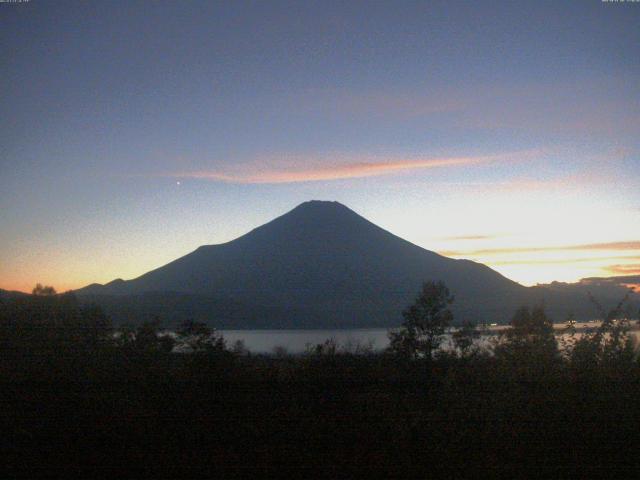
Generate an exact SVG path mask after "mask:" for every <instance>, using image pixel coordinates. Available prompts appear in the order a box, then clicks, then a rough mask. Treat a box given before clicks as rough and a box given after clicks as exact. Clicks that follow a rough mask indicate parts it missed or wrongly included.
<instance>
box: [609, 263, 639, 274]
mask: <svg viewBox="0 0 640 480" xmlns="http://www.w3.org/2000/svg"><path fill="white" fill-rule="evenodd" d="M605 270H607V271H608V272H611V273H614V274H616V275H640V263H633V264H627V265H610V266H608V267H606V269H605Z"/></svg>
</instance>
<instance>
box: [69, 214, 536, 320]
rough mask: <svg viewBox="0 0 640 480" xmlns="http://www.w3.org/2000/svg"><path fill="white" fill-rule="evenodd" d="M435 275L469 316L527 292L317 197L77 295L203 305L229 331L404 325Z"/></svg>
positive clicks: (491, 311)
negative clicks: (406, 312)
mask: <svg viewBox="0 0 640 480" xmlns="http://www.w3.org/2000/svg"><path fill="white" fill-rule="evenodd" d="M429 279H433V280H442V281H444V282H445V283H446V284H447V285H448V286H449V288H450V289H451V290H452V292H453V293H454V294H455V295H456V296H457V297H458V299H459V300H458V301H457V302H456V310H457V313H458V314H459V315H464V316H467V315H471V314H472V313H475V315H483V316H484V315H495V314H497V313H498V311H499V310H502V306H501V305H499V303H501V302H502V301H503V299H505V298H509V299H511V301H509V302H508V303H509V304H511V303H513V304H516V303H517V302H516V301H515V300H516V299H521V298H523V297H524V296H525V295H526V289H525V288H524V287H522V286H520V285H519V284H517V283H515V282H513V281H511V280H509V279H507V278H505V277H503V276H502V275H500V274H498V273H497V272H495V271H493V270H491V269H490V268H488V267H486V266H484V265H481V264H478V263H474V262H471V261H468V260H453V259H449V258H446V257H443V256H441V255H438V254H436V253H434V252H431V251H428V250H425V249H423V248H420V247H418V246H416V245H414V244H412V243H410V242H407V241H405V240H403V239H401V238H399V237H397V236H395V235H393V234H391V233H389V232H387V231H386V230H383V229H382V228H380V227H378V226H376V225H374V224H373V223H371V222H369V221H367V220H366V219H364V218H363V217H361V216H359V215H358V214H356V213H355V212H353V211H352V210H350V209H349V208H347V207H345V206H344V205H341V204H339V203H337V202H320V201H311V202H306V203H303V204H301V205H299V206H298V207H296V208H295V209H293V210H292V211H290V212H289V213H287V214H285V215H283V216H281V217H278V218H276V219H275V220H273V221H271V222H269V223H267V224H265V225H263V226H261V227H258V228H256V229H254V230H252V231H251V232H249V233H247V234H246V235H244V236H242V237H240V238H238V239H236V240H233V241H231V242H228V243H225V244H221V245H207V246H202V247H200V248H198V249H197V250H195V251H194V252H192V253H190V254H188V255H185V256H184V257H181V258H179V259H177V260H175V261H173V262H171V263H169V264H167V265H165V266H163V267H160V268H158V269H156V270H153V271H151V272H148V273H146V274H144V275H142V276H140V277H138V278H136V279H133V280H130V281H123V280H115V281H113V282H111V283H109V284H107V285H104V286H99V285H96V284H94V285H90V286H88V287H85V288H84V289H81V290H78V291H77V293H78V294H79V295H81V296H85V297H87V296H88V297H91V298H93V299H94V300H100V297H102V300H103V303H104V299H105V298H104V297H109V296H110V297H111V300H110V302H109V303H110V304H115V303H118V302H121V303H127V302H128V303H131V298H130V299H129V300H127V299H125V298H122V297H135V298H137V300H136V301H135V302H134V303H136V302H137V303H138V304H145V303H151V302H150V301H144V300H142V298H144V297H146V298H147V299H150V298H154V301H155V302H158V301H160V303H163V301H162V300H161V299H162V298H163V297H167V296H169V297H171V298H173V299H174V300H173V301H172V302H171V303H173V304H176V303H183V304H184V305H188V304H189V302H191V303H192V304H194V305H195V304H198V303H203V302H204V303H207V304H208V308H206V309H205V308H195V307H194V308H193V309H191V311H190V312H188V313H192V314H195V315H197V316H199V317H201V318H205V317H206V319H207V320H211V321H212V322H214V323H220V324H224V325H226V326H230V325H233V326H246V325H245V324H246V323H247V322H246V317H247V315H248V316H252V315H251V314H250V313H253V314H255V312H261V319H260V320H259V321H257V320H256V321H251V322H249V323H251V326H262V327H271V326H283V325H286V326H290V327H296V326H307V327H308V326H317V327H326V326H374V325H375V326H378V325H384V326H388V325H395V324H397V323H398V321H399V319H400V311H401V310H402V308H403V307H405V306H406V305H407V304H408V303H409V302H411V301H412V300H413V298H414V296H415V295H416V294H417V292H418V291H419V289H420V285H421V284H422V282H423V281H425V280H429ZM114 296H118V297H120V298H119V299H117V298H115V297H114ZM185 298H190V300H189V301H187V300H185ZM176 299H179V300H176ZM497 299H501V300H500V301H499V302H496V301H495V300H497ZM514 302H515V303H514ZM170 309H171V308H170V307H168V308H167V309H165V313H168V314H171V312H168V311H167V310H170ZM187 310H189V309H187ZM205 310H206V311H207V312H208V313H206V312H205ZM256 322H257V323H258V324H259V325H257V324H256Z"/></svg>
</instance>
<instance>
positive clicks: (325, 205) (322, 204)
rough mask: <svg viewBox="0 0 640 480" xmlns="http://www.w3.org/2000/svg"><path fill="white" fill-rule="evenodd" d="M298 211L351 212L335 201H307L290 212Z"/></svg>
mask: <svg viewBox="0 0 640 480" xmlns="http://www.w3.org/2000/svg"><path fill="white" fill-rule="evenodd" d="M298 210H308V211H311V210H316V211H320V210H324V211H330V210H334V211H335V210H348V211H351V209H350V208H349V207H347V206H345V205H343V204H341V203H340V202H336V201H335V200H333V201H332V200H308V201H306V202H303V203H301V204H300V205H298V206H297V207H296V208H294V209H293V210H292V212H295V211H298Z"/></svg>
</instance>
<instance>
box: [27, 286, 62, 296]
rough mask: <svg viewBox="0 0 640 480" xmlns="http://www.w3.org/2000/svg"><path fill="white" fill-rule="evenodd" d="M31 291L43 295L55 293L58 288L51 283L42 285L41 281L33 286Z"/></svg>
mask: <svg viewBox="0 0 640 480" xmlns="http://www.w3.org/2000/svg"><path fill="white" fill-rule="evenodd" d="M31 293H32V294H33V295H42V296H47V295H55V294H56V289H55V288H53V287H51V286H49V285H42V284H41V283H38V284H36V286H35V287H34V288H33V290H31Z"/></svg>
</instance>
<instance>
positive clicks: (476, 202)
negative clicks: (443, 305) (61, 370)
mask: <svg viewBox="0 0 640 480" xmlns="http://www.w3.org/2000/svg"><path fill="white" fill-rule="evenodd" d="M0 7H1V8H2V10H3V12H6V13H9V12H10V15H9V17H10V21H9V22H7V23H3V28H2V29H0V39H1V40H2V44H3V45H5V46H6V48H4V49H3V50H2V52H1V53H0V56H1V58H2V65H3V66H4V67H3V75H2V78H1V79H0V83H2V91H3V98H4V99H5V101H4V102H0V114H2V118H6V119H8V120H7V122H5V124H4V125H3V128H2V129H1V130H0V145H2V153H1V154H0V204H1V205H2V207H1V208H0V225H1V228H0V245H1V246H2V249H1V250H0V288H2V289H10V290H21V291H30V290H31V288H32V287H33V286H34V285H35V284H36V283H37V282H40V283H45V284H51V285H54V286H55V287H56V288H57V289H58V290H66V289H74V288H78V287H82V286H85V285H87V284H90V283H93V282H99V283H105V282H109V281H111V280H113V279H115V278H124V279H130V278H135V277H137V276H139V275H142V274H143V273H145V272H147V271H149V270H152V269H154V268H157V267H159V266H161V265H164V264H166V263H168V262H170V261H172V260H174V259H176V258H179V257H181V256H182V255H185V254H186V253H188V252H190V251H193V250H194V249H196V248H197V247H199V246H200V245H210V244H217V243H224V242H227V241H230V240H232V239H234V238H237V237H239V236H241V235H243V234H245V233H247V232H249V231H250V230H252V229H253V228H255V227H258V226H259V225H261V224H264V223H265V222H268V221H270V220H272V219H273V218H275V217H277V216H279V215H282V214H284V213H285V212H287V211H289V210H291V209H292V208H294V207H295V206H296V205H298V204H300V203H302V202H304V201H307V200H311V199H323V200H336V201H339V202H341V203H343V204H344V205H346V206H348V207H350V208H352V209H353V210H354V211H356V212H357V213H359V214H361V215H362V216H364V217H365V218H367V219H369V220H370V221H372V222H373V223H375V224H377V225H380V226H381V227H383V228H385V229H387V230H389V231H390V232H392V233H394V234H396V235H398V236H400V237H402V238H404V239H407V240H409V241H411V242H413V243H415V244H417V245H419V246H421V247H424V248H426V249H429V250H432V251H436V252H439V253H441V254H443V255H446V256H450V257H454V258H468V259H471V260H475V261H477V262H481V263H484V264H486V265H488V266H490V267H492V268H494V269H496V270H497V271H499V272H500V273H502V274H504V275H505V276H507V277H509V278H511V279H513V280H515V281H518V282H521V283H523V284H525V285H534V284H536V283H544V282H551V281H554V280H557V281H566V282H574V281H578V280H580V279H581V278H584V277H594V276H595V277H599V276H602V277H610V276H620V275H637V274H640V190H639V189H638V185H640V168H638V167H640V140H639V139H640V103H639V99H640V82H638V81H637V80H638V78H639V75H640V62H638V59H639V58H640V50H639V48H640V47H639V45H640V29H638V20H639V17H638V12H640V9H638V8H634V9H633V11H632V9H631V8H627V7H631V5H627V6H623V5H616V6H614V5H608V4H605V2H587V4H582V3H580V4H574V3H572V2H562V3H557V2H556V3H552V4H545V5H538V2H529V3H521V4H518V5H517V6H516V5H511V4H504V3H503V4H499V5H498V4H487V5H485V6H483V7H481V8H480V7H478V6H474V5H472V4H461V5H460V6H459V8H455V9H450V8H447V6H446V5H445V4H442V5H441V4H435V3H434V4H431V3H430V2H425V3H424V4H420V3H418V4H411V5H404V6H403V8H396V7H395V6H393V7H391V6H386V7H384V6H379V7H380V8H378V7H376V8H372V9H371V12H368V14H367V16H366V18H364V17H363V15H362V14H361V12H358V11H356V10H357V9H352V8H349V7H347V5H342V6H334V7H332V8H328V7H327V6H323V5H322V2H321V3H320V4H306V3H305V4H304V5H299V8H296V9H293V10H295V11H290V10H291V9H287V8H283V7H282V6H280V7H278V6H276V5H266V4H265V5H261V4H260V5H253V7H252V8H249V9H247V11H243V12H242V13H240V12H239V10H242V9H241V8H240V7H237V6H234V5H233V4H232V3H227V4H225V3H218V2H213V3H212V4H202V5H199V6H198V7H197V8H195V7H193V6H192V8H187V7H185V5H183V4H182V2H164V3H163V2H159V3H158V4H157V5H156V3H153V4H149V5H147V4H146V3H145V4H139V3H136V2H125V3H122V4H120V6H119V7H118V8H117V9H114V8H110V7H109V6H108V5H103V4H100V3H92V5H91V8H89V7H82V8H80V7H79V8H71V7H69V6H64V5H48V4H45V3H44V2H37V1H32V2H25V3H24V4H20V5H19V8H18V6H17V5H14V6H13V7H15V8H13V7H11V9H9V6H8V5H5V4H3V5H0ZM5 7H6V8H5ZM237 9H239V10H237ZM480 11H481V12H482V15H485V16H486V18H491V22H488V23H487V22H479V21H478V18H479V17H478V15H479V12H480ZM125 18H126V19H127V21H126V22H125V21H123V19H125ZM549 19H553V20H552V21H551V20H549ZM150 22H151V23H150ZM151 24H153V28H152V27H151V26H150V25H151ZM78 25H83V26H84V27H83V28H82V29H78V27H77V26H78ZM133 27H135V28H133ZM70 29H71V30H73V31H74V32H75V31H76V30H77V32H76V33H77V35H76V34H74V35H69V33H68V32H69V31H70ZM498 46H499V47H498ZM160 52H161V53H160Z"/></svg>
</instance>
